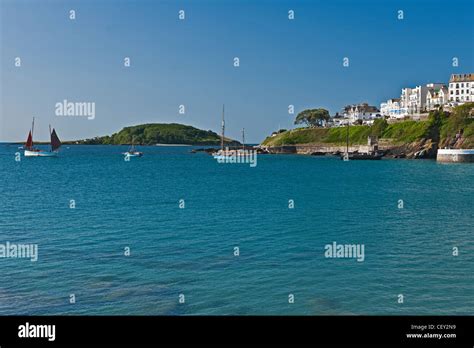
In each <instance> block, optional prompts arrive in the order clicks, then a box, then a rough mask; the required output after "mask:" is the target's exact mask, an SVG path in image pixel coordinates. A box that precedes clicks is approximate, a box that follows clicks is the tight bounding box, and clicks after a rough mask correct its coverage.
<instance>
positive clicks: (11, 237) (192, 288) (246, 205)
mask: <svg viewBox="0 0 474 348" xmlns="http://www.w3.org/2000/svg"><path fill="white" fill-rule="evenodd" d="M125 149H126V147H119V146H71V147H70V148H63V151H62V153H61V156H60V158H22V161H21V162H20V163H17V162H15V161H14V153H15V152H16V151H18V150H17V148H16V146H7V145H0V170H1V181H0V243H5V242H6V241H9V242H11V243H37V244H38V248H39V259H38V261H37V262H31V261H30V260H28V259H7V258H0V266H1V268H0V269H1V271H0V272H1V281H0V314H1V315H12V314H38V315H42V314H91V315H96V314H111V315H116V314H143V315H152V314H156V315H198V314H213V315H214V314H217V315H221V314H222V315H226V314H242V315H252V314H272V315H273V314H282V315H295V314H302V315H323V314H324V315H327V314H329V315H333V314H334V315H338V314H390V315H392V314H393V315H401V314H435V315H436V314H474V230H473V228H474V227H473V226H474V214H473V206H474V185H473V183H474V166H473V165H471V164H451V165H446V164H444V165H443V164H438V163H436V162H434V161H421V160H418V161H414V160H412V161H410V160H382V161H353V162H343V161H340V160H339V159H336V158H318V157H303V156H290V155H289V156H283V155H280V156H274V155H267V156H264V155H262V156H259V157H258V165H257V166H256V167H255V168H251V167H249V165H243V164H240V165H239V164H218V163H216V161H215V160H213V158H212V157H210V156H208V155H205V154H202V153H198V154H191V153H189V150H190V148H189V147H142V148H141V149H142V150H143V151H144V152H145V155H144V157H143V158H132V159H131V161H130V162H128V163H127V162H125V161H124V160H123V157H122V156H121V154H120V153H121V152H122V151H124V150H125ZM71 199H74V200H75V202H76V208H75V209H70V208H69V203H70V200H71ZM180 199H184V201H185V208H184V209H180V208H179V200H180ZM290 199H292V200H294V202H295V208H294V209H289V208H288V201H289V200H290ZM400 199H401V200H403V204H404V208H403V209H399V208H398V201H399V200H400ZM332 242H337V243H340V244H364V246H365V260H364V262H357V261H356V260H355V259H342V258H341V259H329V258H325V257H324V247H325V245H326V244H330V243H332ZM125 247H130V249H131V255H130V256H128V257H126V256H124V248H125ZM234 247H239V248H240V256H234ZM453 247H458V248H459V256H457V257H454V256H452V250H453ZM70 294H75V296H76V303H75V304H70V303H69V296H70ZM179 294H184V295H185V303H184V304H180V303H179V302H178V298H179V297H178V296H179ZM289 294H294V296H295V302H294V303H293V304H290V303H288V295H289ZM399 294H403V295H404V303H403V304H399V303H398V302H397V300H398V295H399Z"/></svg>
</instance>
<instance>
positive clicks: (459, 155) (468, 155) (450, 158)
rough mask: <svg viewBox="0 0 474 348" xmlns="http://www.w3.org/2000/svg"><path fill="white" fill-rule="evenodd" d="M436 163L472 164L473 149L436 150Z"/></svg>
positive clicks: (473, 160)
mask: <svg viewBox="0 0 474 348" xmlns="http://www.w3.org/2000/svg"><path fill="white" fill-rule="evenodd" d="M436 160H437V161H438V162H453V163H466V162H473V163H474V149H438V153H437V155H436Z"/></svg>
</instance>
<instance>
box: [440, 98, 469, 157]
mask: <svg viewBox="0 0 474 348" xmlns="http://www.w3.org/2000/svg"><path fill="white" fill-rule="evenodd" d="M458 133H462V137H463V138H464V142H463V144H462V147H463V148H466V149H467V148H470V149H472V148H474V103H466V104H464V105H460V106H458V107H456V108H455V109H454V110H453V112H452V113H451V114H450V116H449V117H448V118H446V119H445V120H444V122H443V124H442V126H441V128H440V138H441V139H440V140H441V142H442V143H443V142H444V143H446V142H449V141H450V140H452V139H454V138H455V137H456V134H458Z"/></svg>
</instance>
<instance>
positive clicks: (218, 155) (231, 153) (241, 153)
mask: <svg viewBox="0 0 474 348" xmlns="http://www.w3.org/2000/svg"><path fill="white" fill-rule="evenodd" d="M224 133H225V120H224V105H222V130H221V148H220V149H219V150H218V151H216V152H214V153H212V157H214V158H215V159H216V160H218V161H220V160H226V159H230V158H242V159H243V158H246V157H249V156H251V154H250V152H249V151H246V150H245V129H242V149H236V150H234V149H229V148H228V147H226V148H224V141H225V134H224Z"/></svg>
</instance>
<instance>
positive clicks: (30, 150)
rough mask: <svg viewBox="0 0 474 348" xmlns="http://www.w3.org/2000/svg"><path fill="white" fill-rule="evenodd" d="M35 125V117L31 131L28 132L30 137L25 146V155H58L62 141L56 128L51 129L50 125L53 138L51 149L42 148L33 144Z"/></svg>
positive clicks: (50, 133)
mask: <svg viewBox="0 0 474 348" xmlns="http://www.w3.org/2000/svg"><path fill="white" fill-rule="evenodd" d="M34 127H35V118H34V117H33V123H32V125H31V130H30V133H29V134H28V139H27V140H26V144H25V146H24V148H25V152H24V155H25V157H57V156H58V154H59V151H58V150H59V148H60V147H61V141H60V140H59V138H58V135H57V134H56V130H55V129H54V128H53V130H52V131H51V126H49V135H50V138H51V150H49V151H48V150H42V149H38V148H36V147H34V146H33V131H34Z"/></svg>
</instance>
